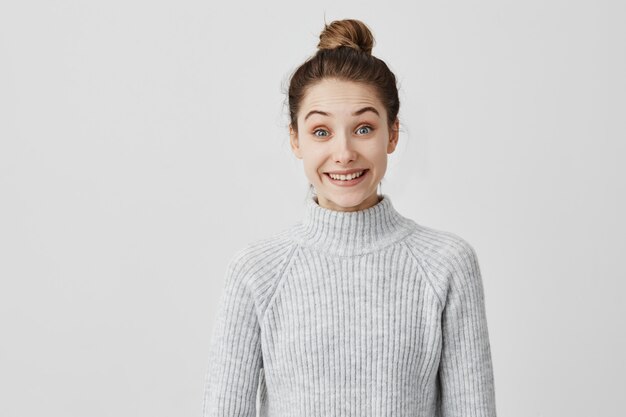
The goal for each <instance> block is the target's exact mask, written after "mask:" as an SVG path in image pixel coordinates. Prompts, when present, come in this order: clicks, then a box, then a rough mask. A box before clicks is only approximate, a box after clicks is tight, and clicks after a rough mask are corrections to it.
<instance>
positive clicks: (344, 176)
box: [328, 171, 365, 181]
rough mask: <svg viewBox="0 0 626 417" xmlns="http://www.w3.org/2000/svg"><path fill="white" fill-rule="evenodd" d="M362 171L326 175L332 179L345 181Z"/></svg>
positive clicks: (359, 174) (357, 175) (358, 175)
mask: <svg viewBox="0 0 626 417" xmlns="http://www.w3.org/2000/svg"><path fill="white" fill-rule="evenodd" d="M363 172H365V171H359V172H354V173H352V174H348V175H335V174H328V175H330V177H331V178H332V179H334V180H342V181H346V180H351V179H354V178H356V177H360V176H361V174H363Z"/></svg>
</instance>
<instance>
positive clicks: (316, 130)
mask: <svg viewBox="0 0 626 417" xmlns="http://www.w3.org/2000/svg"><path fill="white" fill-rule="evenodd" d="M317 132H326V133H328V131H327V130H324V129H315V130H314V131H313V135H314V136H317V137H324V136H327V135H322V136H320V135H317V134H316V133H317Z"/></svg>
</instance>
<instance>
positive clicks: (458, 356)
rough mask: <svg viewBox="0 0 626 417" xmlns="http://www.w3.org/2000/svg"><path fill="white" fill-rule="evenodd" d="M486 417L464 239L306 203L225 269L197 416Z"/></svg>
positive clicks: (382, 212)
mask: <svg viewBox="0 0 626 417" xmlns="http://www.w3.org/2000/svg"><path fill="white" fill-rule="evenodd" d="M257 415H258V416H267V417H317V416H319V417H338V416H358V417H363V416H380V417H382V416H385V417H400V416H407V417H408V416H411V417H453V416H454V417H495V416H496V404H495V390H494V377H493V369H492V362H491V349H490V344H489V335H488V331H487V318H486V310H485V302H484V292H483V283H482V278H481V273H480V269H479V265H478V260H477V257H476V252H475V251H474V249H473V247H472V246H470V244H469V243H468V242H467V241H466V240H464V239H462V238H461V237H459V236H458V235H455V234H453V233H450V232H445V231H441V230H436V229H432V228H429V227H425V226H422V225H420V224H418V223H416V222H415V221H413V220H411V219H409V218H406V217H404V216H402V215H401V214H400V213H399V212H398V211H396V209H395V208H394V206H393V205H392V202H391V199H390V197H389V196H388V195H386V194H385V195H383V196H382V200H380V201H379V202H378V203H377V204H376V205H374V206H372V207H370V208H367V209H364V210H359V211H355V212H341V211H335V210H330V209H327V208H323V207H321V206H319V205H318V203H317V200H316V198H315V197H313V196H311V197H310V198H308V199H307V202H306V206H305V210H304V216H303V220H302V221H301V222H298V223H296V224H294V225H293V226H291V227H290V228H288V229H285V230H283V231H281V232H279V233H276V234H274V235H272V236H270V237H267V238H264V239H260V240H257V241H255V242H252V243H249V244H248V245H246V246H245V247H244V248H243V249H241V250H239V251H238V252H237V253H236V254H235V255H234V256H233V258H232V259H231V260H230V262H229V264H228V269H227V276H226V285H225V287H224V291H223V294H222V297H221V301H220V306H219V308H218V316H217V321H216V324H215V326H214V328H213V333H212V338H211V346H210V353H209V363H208V369H207V372H206V380H205V389H204V402H203V417H218V416H219V417H226V416H229V417H234V416H257Z"/></svg>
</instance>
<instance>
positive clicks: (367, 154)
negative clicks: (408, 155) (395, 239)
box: [290, 79, 399, 211]
mask: <svg viewBox="0 0 626 417" xmlns="http://www.w3.org/2000/svg"><path fill="white" fill-rule="evenodd" d="M398 124H399V122H398V119H396V121H395V123H394V125H393V126H392V127H390V126H389V124H388V123H387V112H386V110H385V107H384V106H383V104H382V103H381V102H380V100H379V99H378V96H377V95H376V90H375V89H374V87H372V86H369V85H367V84H364V83H357V82H352V81H340V80H336V79H324V80H322V81H320V82H318V83H317V84H315V85H313V86H312V87H310V88H309V89H308V91H307V93H306V95H305V96H304V99H303V101H302V103H301V105H300V110H299V112H298V131H297V132H294V130H293V129H291V128H290V143H291V148H292V151H293V153H294V154H295V155H296V157H297V158H299V159H302V161H303V164H304V172H305V174H306V176H307V178H308V179H309V182H310V183H311V184H313V186H314V187H315V190H316V194H317V198H318V203H319V205H320V206H322V207H325V208H329V209H332V210H339V211H355V210H362V209H366V208H368V207H371V206H373V205H375V204H376V203H378V194H377V188H378V183H379V182H380V181H381V180H382V178H383V177H384V175H385V171H386V170H387V154H390V153H392V152H393V151H394V150H395V148H396V145H397V143H398ZM345 171H348V172H353V171H357V173H358V172H361V171H364V172H363V173H362V174H361V176H360V177H358V178H355V179H353V180H349V181H342V180H341V179H337V180H335V179H333V178H331V177H330V175H329V174H328V173H335V172H345ZM348 178H349V177H348Z"/></svg>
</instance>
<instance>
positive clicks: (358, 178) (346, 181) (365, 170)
mask: <svg viewBox="0 0 626 417" xmlns="http://www.w3.org/2000/svg"><path fill="white" fill-rule="evenodd" d="M368 172H369V169H364V170H363V171H362V173H361V175H359V176H358V177H354V178H352V179H345V180H341V179H334V178H333V177H331V176H330V174H329V173H328V172H325V173H324V175H326V176H327V177H328V178H329V179H330V180H331V181H333V182H335V183H352V182H358V181H360V180H361V178H363V177H364V176H365V175H366V174H367V173H368Z"/></svg>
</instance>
